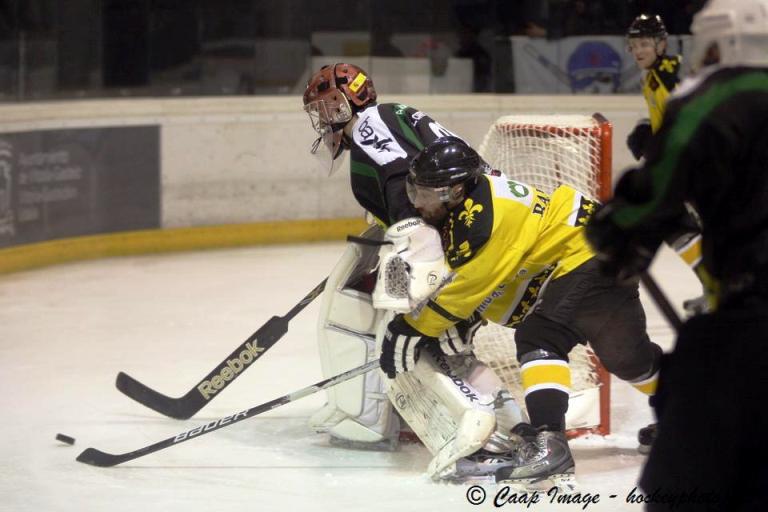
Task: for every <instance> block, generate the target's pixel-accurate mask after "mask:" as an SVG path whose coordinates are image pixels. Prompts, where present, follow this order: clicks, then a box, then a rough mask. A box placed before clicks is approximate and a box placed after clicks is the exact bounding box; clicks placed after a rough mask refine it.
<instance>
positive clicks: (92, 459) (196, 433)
mask: <svg viewBox="0 0 768 512" xmlns="http://www.w3.org/2000/svg"><path fill="white" fill-rule="evenodd" d="M378 367H379V360H378V359H375V360H373V361H369V362H367V363H366V364H364V365H362V366H358V367H357V368H353V369H351V370H349V371H346V372H344V373H341V374H339V375H336V376H335V377H330V378H328V379H325V380H321V381H320V382H317V383H315V384H312V385H311V386H307V387H306V388H303V389H300V390H298V391H294V392H293V393H290V394H287V395H283V396H281V397H280V398H275V399H274V400H272V401H270V402H267V403H264V404H261V405H257V406H255V407H251V408H250V409H246V410H245V411H241V412H238V413H236V414H230V415H229V416H225V417H223V418H219V419H218V420H214V421H211V422H209V423H206V424H205V425H200V426H198V427H195V428H193V429H191V430H186V431H184V432H182V433H181V434H178V435H176V436H174V437H169V438H168V439H165V440H164V441H160V442H158V443H155V444H151V445H149V446H145V447H144V448H139V449H138V450H134V451H132V452H127V453H121V454H113V453H107V452H103V451H101V450H97V449H96V448H86V449H85V450H83V452H82V453H81V454H80V455H78V456H77V461H78V462H83V463H85V464H90V465H91V466H98V467H101V468H106V467H111V466H116V465H117V464H122V463H123V462H126V461H129V460H133V459H138V458H139V457H143V456H144V455H149V454H150V453H154V452H156V451H159V450H163V449H165V448H168V447H171V446H175V445H177V444H179V443H183V442H184V441H189V440H190V439H194V438H196V437H200V436H202V435H204V434H210V433H211V432H213V431H215V430H219V429H220V428H224V427H228V426H230V425H233V424H235V423H237V422H239V421H242V420H245V419H248V418H252V417H254V416H256V415H259V414H261V413H264V412H267V411H271V410H272V409H276V408H278V407H280V406H281V405H285V404H289V403H291V402H293V401H296V400H298V399H299V398H304V397H305V396H309V395H311V394H313V393H316V392H318V391H320V390H322V389H326V388H329V387H331V386H335V385H336V384H340V383H342V382H344V381H347V380H349V379H352V378H354V377H357V376H358V375H363V374H364V373H367V372H369V371H371V370H373V369H375V368H378Z"/></svg>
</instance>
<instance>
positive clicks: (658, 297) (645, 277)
mask: <svg viewBox="0 0 768 512" xmlns="http://www.w3.org/2000/svg"><path fill="white" fill-rule="evenodd" d="M640 281H641V282H642V283H643V285H644V286H645V289H646V290H648V293H649V294H650V295H651V298H652V299H653V301H654V302H655V303H656V305H657V306H658V307H659V309H660V310H661V313H662V314H663V315H664V317H665V318H666V319H667V322H669V324H670V325H671V326H672V327H673V328H674V329H675V331H678V332H679V331H680V328H681V327H682V326H683V322H682V320H680V317H679V316H677V311H675V308H673V307H672V304H670V302H669V299H667V296H666V295H664V292H662V291H661V288H659V285H658V284H656V280H655V279H654V278H652V277H651V275H650V274H649V273H648V272H643V273H642V274H640Z"/></svg>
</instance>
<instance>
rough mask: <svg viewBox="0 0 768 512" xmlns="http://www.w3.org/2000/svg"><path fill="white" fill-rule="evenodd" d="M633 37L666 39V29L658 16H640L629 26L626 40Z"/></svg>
mask: <svg viewBox="0 0 768 512" xmlns="http://www.w3.org/2000/svg"><path fill="white" fill-rule="evenodd" d="M634 37H653V38H657V39H666V38H667V27H665V26H664V21H662V19H661V16H659V15H658V14H641V15H640V16H638V17H637V18H635V19H634V20H632V23H631V24H630V25H629V28H628V29H627V39H632V38H634Z"/></svg>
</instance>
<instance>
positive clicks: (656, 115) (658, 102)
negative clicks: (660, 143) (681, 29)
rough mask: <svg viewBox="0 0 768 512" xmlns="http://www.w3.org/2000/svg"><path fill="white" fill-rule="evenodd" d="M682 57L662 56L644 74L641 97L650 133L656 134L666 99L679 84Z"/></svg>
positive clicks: (662, 117) (665, 106)
mask: <svg viewBox="0 0 768 512" xmlns="http://www.w3.org/2000/svg"><path fill="white" fill-rule="evenodd" d="M681 63H682V57H680V56H679V55H676V56H674V57H669V56H667V55H662V56H661V57H659V58H658V59H656V62H655V63H654V64H653V67H651V69H649V70H648V71H647V72H646V73H645V77H644V79H643V96H644V97H645V102H646V103H647V104H648V115H649V117H650V119H651V131H652V132H653V133H656V132H657V131H659V128H660V127H661V120H662V119H664V111H665V110H666V108H667V98H668V97H669V94H670V93H671V92H672V90H673V89H674V88H675V87H676V86H677V84H678V83H680V76H679V75H680V66H681Z"/></svg>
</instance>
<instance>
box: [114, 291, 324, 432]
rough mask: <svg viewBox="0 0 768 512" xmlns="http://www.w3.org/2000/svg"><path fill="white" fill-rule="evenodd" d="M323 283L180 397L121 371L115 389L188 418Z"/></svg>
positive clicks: (282, 329)
mask: <svg viewBox="0 0 768 512" xmlns="http://www.w3.org/2000/svg"><path fill="white" fill-rule="evenodd" d="M326 281H328V278H325V279H323V282H321V283H320V284H319V285H317V286H316V287H315V288H314V289H313V290H312V291H311V292H309V293H308V294H307V296H306V297H304V298H303V299H301V301H299V303H298V304H296V305H295V306H293V308H291V310H290V311H289V312H288V313H286V315H285V316H273V317H272V318H270V319H269V320H267V323H265V324H264V325H262V326H261V327H259V329H258V330H257V331H256V332H254V333H253V334H251V336H250V337H249V338H248V339H247V340H245V341H244V342H243V343H242V344H241V345H240V346H239V347H237V348H236V349H235V350H234V351H233V352H232V353H231V354H229V356H227V358H226V359H224V361H222V362H221V363H219V365H218V366H216V368H214V369H213V370H211V372H210V373H209V374H208V375H206V376H205V377H204V378H203V380H201V381H200V382H198V383H197V384H196V385H195V387H193V388H192V389H190V390H189V391H188V392H187V394H185V395H184V396H182V397H180V398H172V397H169V396H166V395H163V394H162V393H158V392H157V391H155V390H154V389H151V388H148V387H147V386H145V385H144V384H142V383H141V382H139V381H137V380H136V379H134V378H133V377H131V376H130V375H128V374H127V373H124V372H120V373H118V374H117V380H116V381H115V386H117V389H119V390H120V391H122V392H123V393H124V394H125V395H127V396H129V397H130V398H133V399H134V400H136V401H137V402H139V403H141V404H143V405H146V406H147V407H149V408H150V409H153V410H155V411H157V412H159V413H160V414H164V415H166V416H170V417H171V418H177V419H180V420H186V419H188V418H191V417H192V416H193V415H194V414H195V413H197V411H199V410H200V409H202V408H203V407H204V406H205V404H207V403H208V402H209V401H210V400H211V399H212V398H214V397H215V396H216V395H217V394H218V393H219V392H220V391H221V390H222V389H224V388H226V387H227V386H228V385H230V384H231V383H232V381H233V380H235V379H236V378H237V376H238V375H240V374H241V373H242V372H243V371H245V370H246V369H247V368H248V367H249V366H250V365H251V363H253V362H254V361H256V360H257V359H258V358H260V357H261V356H262V355H264V352H266V351H267V350H269V348H270V347H271V346H272V345H274V344H275V342H277V340H279V339H280V338H282V337H283V335H284V334H285V333H286V332H288V322H289V321H290V320H291V319H292V318H293V317H294V316H296V315H297V314H298V313H299V312H300V311H301V310H302V309H304V308H305V307H306V306H307V305H308V304H309V303H310V302H312V301H313V300H315V298H317V297H318V296H319V295H320V294H321V293H322V292H323V290H324V289H325V283H326Z"/></svg>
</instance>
